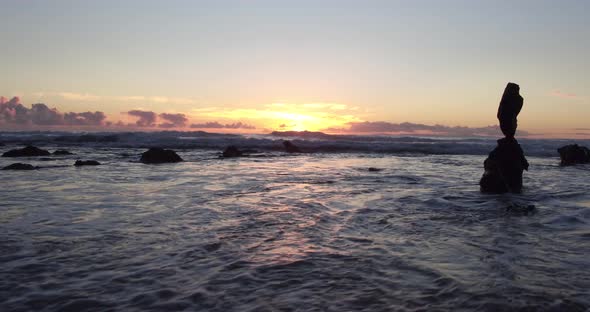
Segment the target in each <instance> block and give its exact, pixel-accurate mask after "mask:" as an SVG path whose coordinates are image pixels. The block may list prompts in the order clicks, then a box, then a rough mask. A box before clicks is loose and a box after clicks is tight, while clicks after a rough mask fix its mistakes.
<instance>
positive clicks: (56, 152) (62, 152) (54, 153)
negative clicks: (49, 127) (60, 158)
mask: <svg viewBox="0 0 590 312" xmlns="http://www.w3.org/2000/svg"><path fill="white" fill-rule="evenodd" d="M53 155H74V153H72V152H70V151H66V150H56V151H55V152H53Z"/></svg>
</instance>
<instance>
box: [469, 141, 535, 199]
mask: <svg viewBox="0 0 590 312" xmlns="http://www.w3.org/2000/svg"><path fill="white" fill-rule="evenodd" d="M484 169H485V172H484V174H483V176H482V177H481V180H480V181H479V186H480V189H481V191H482V192H484V193H506V192H511V193H520V192H521V191H522V172H523V171H524V170H528V169H529V163H528V161H527V160H526V158H525V157H524V152H523V151H522V148H520V144H518V141H516V139H514V138H512V139H508V138H503V139H500V140H498V146H497V147H496V148H495V149H494V150H493V151H492V152H491V153H490V155H489V156H488V158H487V159H486V160H485V162H484Z"/></svg>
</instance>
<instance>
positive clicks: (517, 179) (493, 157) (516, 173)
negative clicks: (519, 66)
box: [479, 82, 529, 193]
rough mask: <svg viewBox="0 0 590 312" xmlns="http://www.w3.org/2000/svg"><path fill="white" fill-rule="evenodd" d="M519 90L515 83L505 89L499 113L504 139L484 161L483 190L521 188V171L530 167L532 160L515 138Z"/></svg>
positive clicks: (496, 190) (518, 111) (518, 191)
mask: <svg viewBox="0 0 590 312" xmlns="http://www.w3.org/2000/svg"><path fill="white" fill-rule="evenodd" d="M519 91H520V87H519V86H518V85H517V84H515V83H512V82H510V83H508V85H507V86H506V89H504V94H503V95H502V100H501V101H500V107H499V108H498V115H497V117H498V120H499V121H500V129H501V130H502V133H503V134H504V138H502V139H500V140H498V146H496V148H495V149H494V150H493V151H492V152H491V153H490V154H489V156H488V158H487V159H486V160H485V162H484V169H485V172H484V174H483V176H482V177H481V180H480V181H479V186H480V189H481V191H482V192H484V193H506V192H511V193H520V192H521V191H522V172H523V171H524V170H528V169H529V163H528V161H527V160H526V158H525V157H524V152H523V151H522V148H521V147H520V144H518V141H517V140H516V139H515V138H514V135H515V134H516V128H517V126H518V125H517V120H516V117H517V116H518V113H520V110H521V109H522V105H523V98H522V96H520V94H519Z"/></svg>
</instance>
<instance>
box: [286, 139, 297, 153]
mask: <svg viewBox="0 0 590 312" xmlns="http://www.w3.org/2000/svg"><path fill="white" fill-rule="evenodd" d="M283 146H284V147H285V151H286V152H287V153H301V150H300V149H299V147H297V145H295V144H293V143H292V142H291V141H284V142H283Z"/></svg>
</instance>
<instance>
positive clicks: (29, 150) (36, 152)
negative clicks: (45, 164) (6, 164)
mask: <svg viewBox="0 0 590 312" xmlns="http://www.w3.org/2000/svg"><path fill="white" fill-rule="evenodd" d="M49 155H50V153H49V152H48V151H46V150H43V149H40V148H37V147H34V146H27V147H25V148H21V149H13V150H10V151H8V152H6V153H4V154H2V157H30V156H49Z"/></svg>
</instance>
